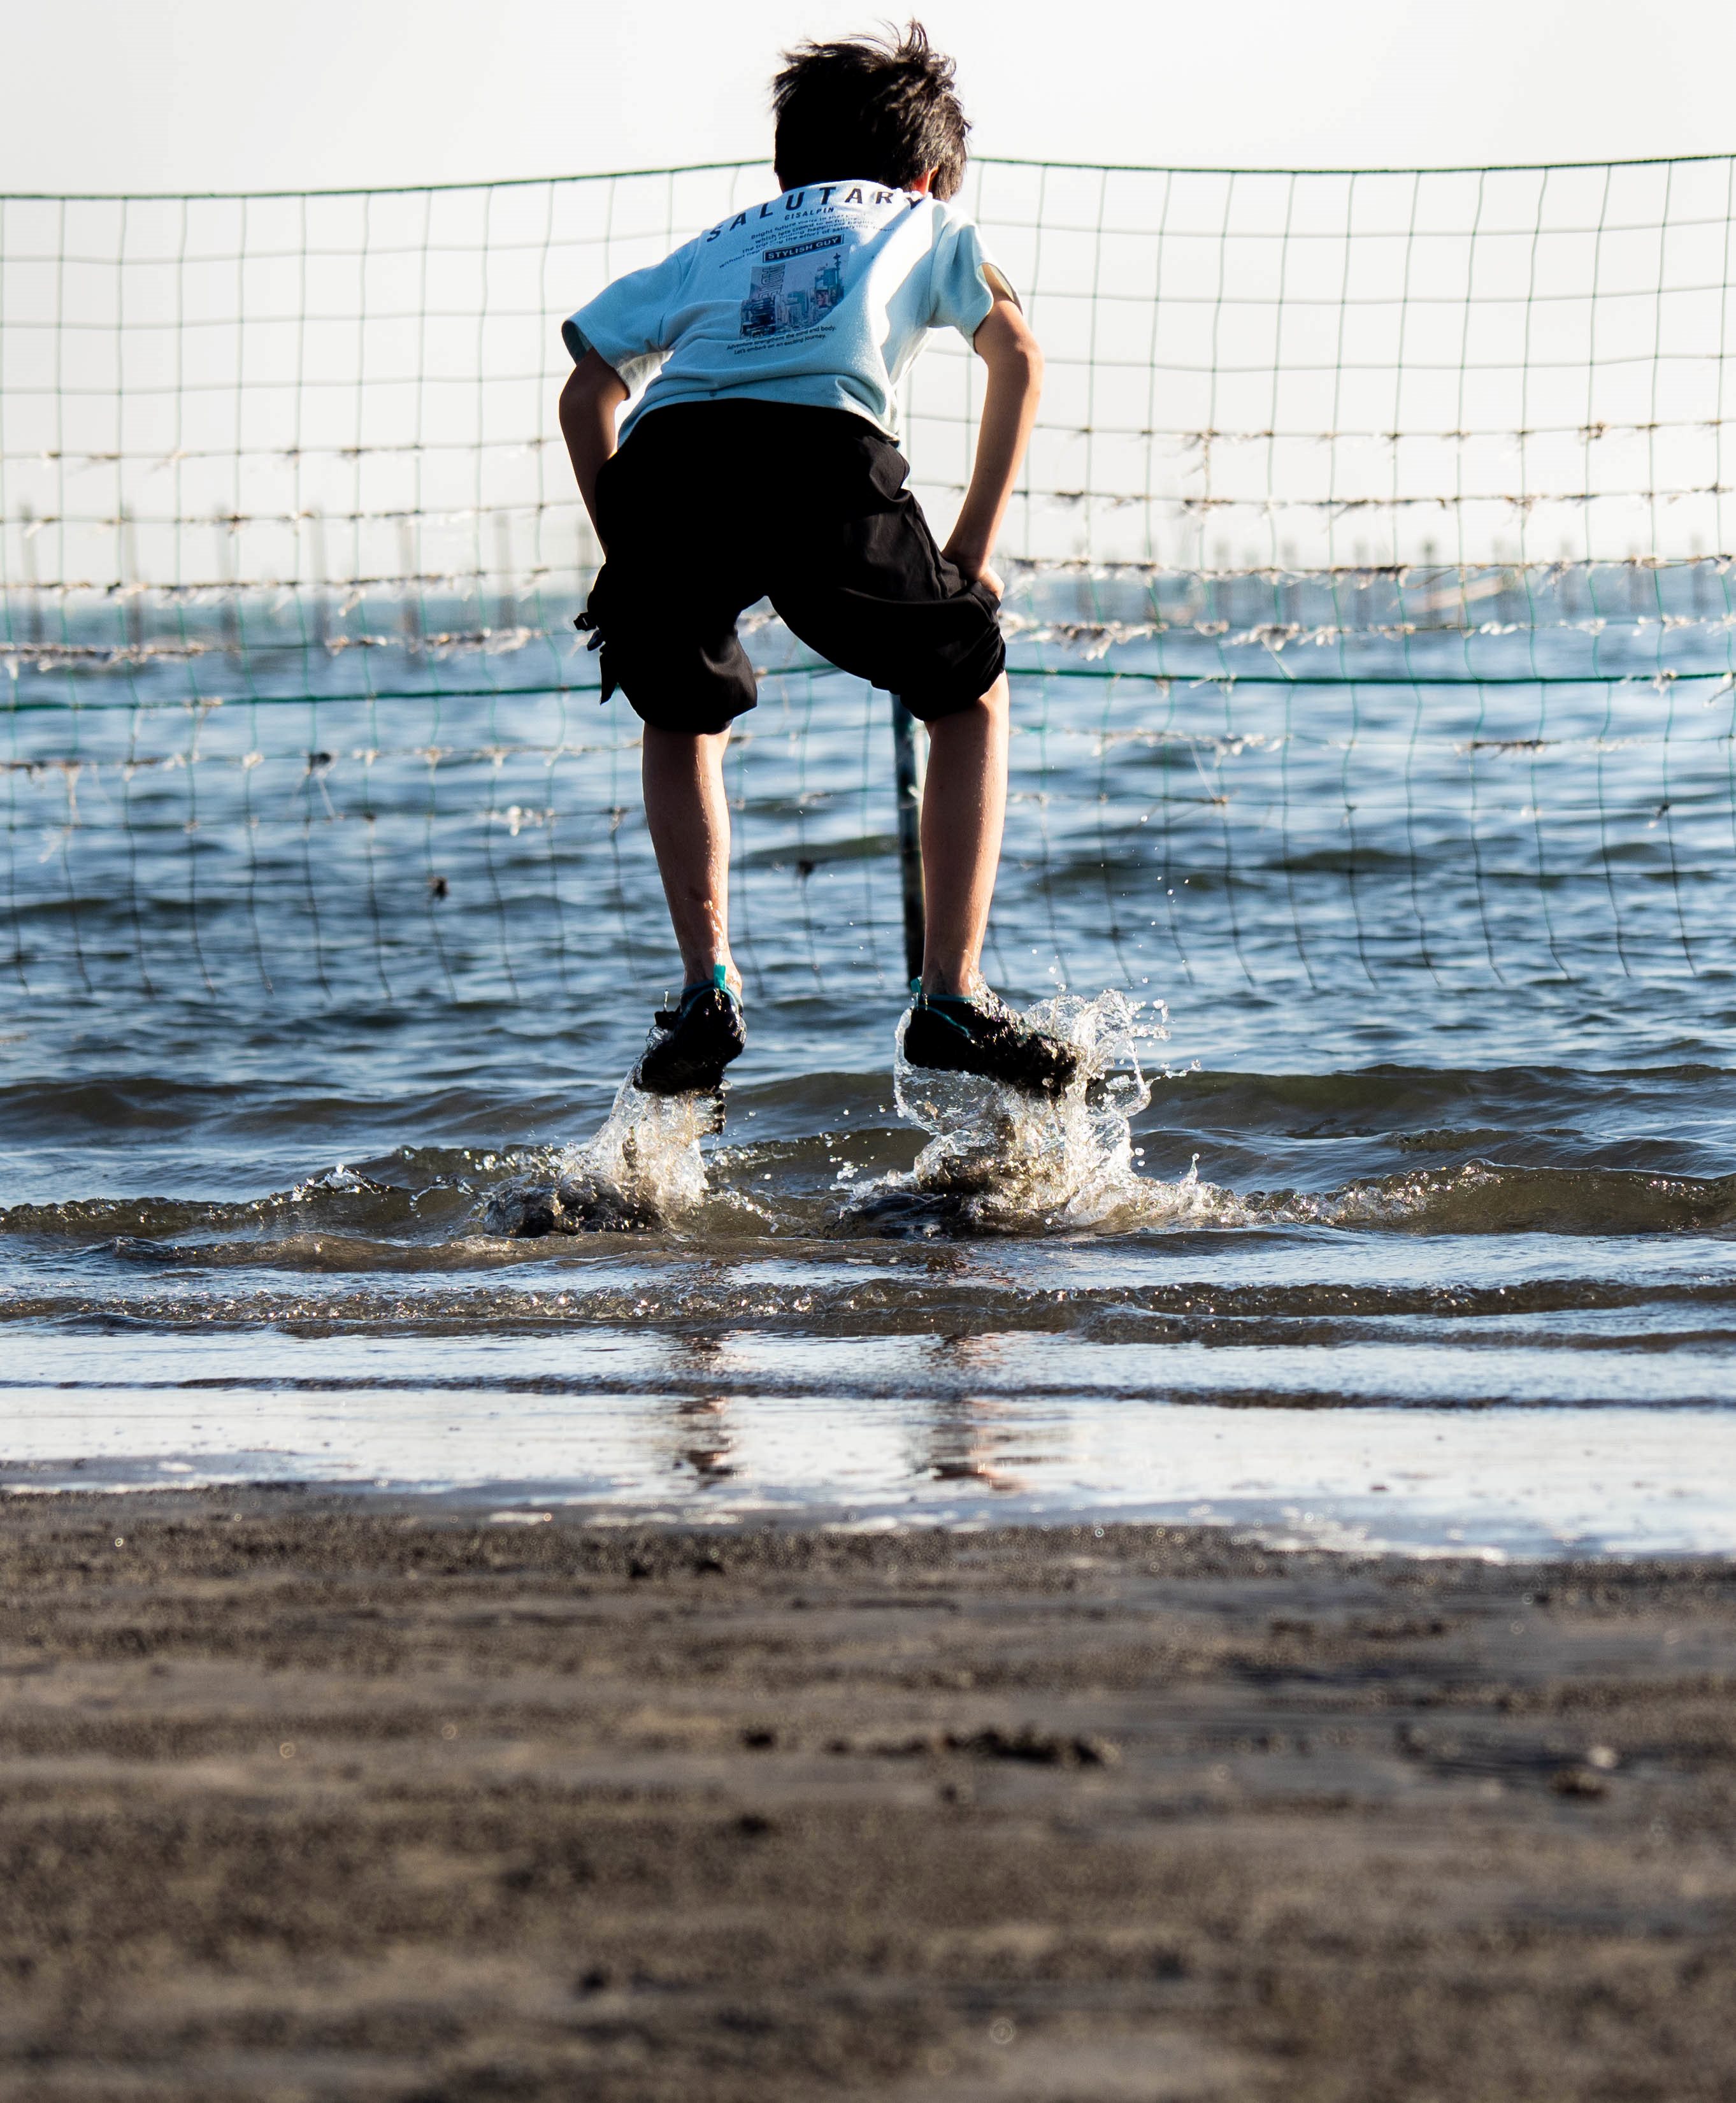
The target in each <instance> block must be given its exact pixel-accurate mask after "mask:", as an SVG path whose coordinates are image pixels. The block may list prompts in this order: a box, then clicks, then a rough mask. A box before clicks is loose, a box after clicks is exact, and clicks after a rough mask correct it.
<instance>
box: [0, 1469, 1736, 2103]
mask: <svg viewBox="0 0 1736 2103" xmlns="http://www.w3.org/2000/svg"><path fill="white" fill-rule="evenodd" d="M0 1674H3V1680H0V1684H3V1688H4V1695H3V1702H0V1777H3V1781H0V2093H3V2094H4V2096H6V2097H7V2099H8V2103H15V2099H16V2103H34V2099H43V2103H47V2099H56V2103H60V2099H67V2103H70V2099H91V2103H95V2099H98V2098H101V2099H108V2098H114V2099H117V2103H118V2099H122V2098H134V2097H139V2098H145V2097H158V2096H162V2097H168V2096H173V2097H175V2098H176V2099H178V2103H197V2099H205V2098H212V2099H215V2098H224V2099H229V2098H242V2097H246V2098H249V2099H254V2103H259V2099H268V2098H269V2099H276V2098H283V2099H300V2098H308V2099H313V2098H327V2097H330V2098H349V2097H357V2098H361V2097H366V2098H376V2097H377V2098H383V2099H384V2098H390V2099H405V2103H410V2099H417V2103H431V2099H436V2098H438V2099H446V2098H451V2099H454V2103H459V2099H470V2098H477V2099H482V2098H489V2099H494V2098H508V2097H526V2098H531V2097H534V2098H543V2097H548V2098H555V2097H562V2098H566V2097H574V2098H576V2097H584V2098H588V2099H593V2100H594V2103H629V2100H630V2103H650V2099H661V2098H665V2097H668V2098H677V2097H680V2098H683V2099H696V2098H704V2099H720V2103H721V2099H726V2098H727V2099H732V2103H733V2099H738V2098H739V2099H742V2103H747V2099H750V2098H751V2099H754V2103H765V2099H782V2098H792V2099H794V2098H806V2097H812V2096H819V2095H831V2094H834V2093H836V2094H840V2095H844V2094H859V2095H864V2096H887V2097H895V2098H898V2099H900V2103H928V2099H933V2103H972V2099H976V2098H983V2099H988V2098H1014V2099H1020V2100H1021V2103H1157V2099H1164V2103H1183V2099H1193V2098H1199V2099H1207V2098H1248V2099H1260V2103H1265V2099H1268V2098H1269V2099H1273V2103H1276V2099H1280V2098H1281V2099H1283V2103H1316V2099H1318V2103H1329V2099H1330V2103H1352V2099H1354V2103H1379V2099H1387V2098H1392V2099H1399V2098H1404V2099H1406V2103H1414V2100H1415V2099H1422V2098H1431V2099H1436V2098H1438V2099H1441V2103H1460V2099H1463V2103H1469V2099H1472V2098H1476V2099H1489V2103H1496V2099H1500V2103H1512V2099H1516V2098H1521V2097H1524V2098H1533V2097H1534V2098H1539V2099H1542V2098H1547V2099H1556V2098H1561V2099H1567V2098H1574V2099H1578V2098H1584V2099H1592V2098H1596V2099H1608V2103H1636V2099H1641V2098H1654V2097H1655V2098H1657V2099H1659V2103H1685V2100H1686V2099H1690V2098H1700V2097H1706V2098H1712V2097H1718V2098H1724V2097H1729V2096H1736V2025H1733V2023H1732V2021H1731V2014H1730V1981H1731V1978H1732V1976H1733V1960H1736V1913H1733V1910H1732V1900H1733V1897H1736V1845H1733V1843H1736V1568H1733V1567H1731V1566H1730V1565H1729V1564H1728V1563H1722V1562H1719V1563H1712V1562H1699V1563H1694V1562H1686V1561H1684V1562H1680V1563H1669V1564H1664V1563H1655V1564H1650V1565H1644V1566H1641V1565H1627V1566H1614V1565H1609V1564H1578V1565H1574V1564H1554V1565H1549V1566H1541V1565H1534V1566H1530V1567H1519V1566H1508V1567H1490V1566H1489V1565H1486V1564H1479V1563H1452V1562H1441V1561H1436V1562H1423V1563H1418V1562H1405V1561H1400V1560H1396V1559H1376V1560H1367V1561H1356V1560H1350V1559H1345V1558H1339V1557H1334V1556H1330V1555H1326V1554H1318V1553H1308V1554H1279V1553H1275V1552H1272V1551H1271V1550H1268V1549H1260V1548H1256V1547H1252V1546H1247V1545H1236V1544H1234V1543H1233V1542H1232V1541H1228V1540H1227V1539H1226V1538H1225V1537H1223V1536H1222V1535H1219V1534H1216V1533H1213V1532H1205V1531H1184V1530H1179V1529H1175V1528H1155V1527H1105V1528H1103V1530H1102V1532H1100V1533H1099V1532H1098V1531H1097V1529H1095V1528H1094V1527H1082V1528H1072V1529H1047V1530H1036V1529H1032V1530H1028V1531H1008V1532H979V1533H975V1534H964V1535H959V1534H936V1533H917V1534H912V1535H909V1536H890V1535H863V1534H859V1533H844V1532H823V1531H807V1532H801V1531H788V1530H786V1531H776V1532H726V1533H721V1534H716V1535H713V1534H706V1535H703V1536H702V1535H698V1534H693V1533H675V1532H654V1531H649V1530H645V1531H639V1530H633V1529H627V1528H622V1527H607V1528H600V1527H593V1526H588V1525H587V1524H585V1523H583V1522H582V1521H580V1520H579V1519H576V1518H574V1519H569V1518H565V1517H563V1516H562V1514H559V1513H557V1514H555V1515H554V1516H553V1518H552V1519H551V1520H550V1521H548V1523H530V1524H525V1523H499V1522H498V1521H493V1520H491V1519H490V1518H488V1516H487V1515H486V1514H484V1513H481V1512H474V1511H472V1512H465V1511H460V1510H453V1509H446V1508H443V1507H442V1506H439V1505H432V1504H428V1503H421V1504H414V1505H412V1504H410V1503H408V1502H401V1503H393V1502H391V1501H364V1500H362V1499H359V1498H350V1499H340V1498H337V1497H329V1496H313V1495H309V1494H308V1493H306V1492H296V1491H290V1492H277V1493H271V1494H266V1493H261V1492H220V1493H215V1494H206V1493H183V1494H180V1495H173V1496H169V1495H158V1494H155V1493H152V1494H149V1495H140V1496H130V1497H125V1498H112V1497H110V1498H104V1497H89V1498H81V1497H69V1496H63V1497H40V1498H38V1497H23V1496H20V1497H14V1498H12V1499H11V1500H10V1501H8V1502H7V1504H6V1505H5V1506H4V1508H3V1510H0Z"/></svg>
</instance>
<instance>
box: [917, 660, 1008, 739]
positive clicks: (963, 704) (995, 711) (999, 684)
mask: <svg viewBox="0 0 1736 2103" xmlns="http://www.w3.org/2000/svg"><path fill="white" fill-rule="evenodd" d="M1010 701H1011V690H1010V688H1009V687H1008V685H1007V681H1006V674H1005V673H1004V672H1003V673H1002V674H1001V676H1000V678H997V680H996V681H995V682H994V684H993V685H992V686H991V687H988V689H987V691H985V692H983V693H980V694H975V695H972V696H970V697H969V698H968V699H966V700H957V701H954V702H952V704H950V705H948V707H946V708H944V709H935V710H934V711H932V712H931V713H930V714H928V715H926V716H925V717H924V718H923V720H924V722H926V725H927V727H928V729H929V731H930V735H932V734H933V732H935V731H937V730H939V729H940V728H941V727H942V726H943V724H945V723H949V722H956V723H960V724H964V723H980V722H983V719H984V718H988V720H989V721H991V722H997V721H1000V720H1002V719H1004V718H1005V717H1006V714H1007V712H1008V709H1009V707H1010Z"/></svg>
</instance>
